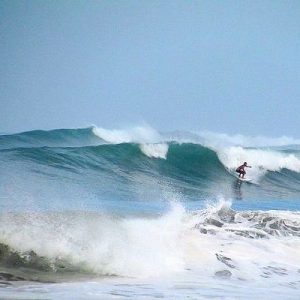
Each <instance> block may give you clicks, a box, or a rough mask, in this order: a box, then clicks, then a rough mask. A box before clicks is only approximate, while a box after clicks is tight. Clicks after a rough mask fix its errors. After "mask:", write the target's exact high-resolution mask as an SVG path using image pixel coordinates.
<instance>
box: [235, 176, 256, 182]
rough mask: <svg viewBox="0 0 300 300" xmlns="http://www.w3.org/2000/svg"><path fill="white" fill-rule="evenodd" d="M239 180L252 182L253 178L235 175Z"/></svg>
mask: <svg viewBox="0 0 300 300" xmlns="http://www.w3.org/2000/svg"><path fill="white" fill-rule="evenodd" d="M235 177H236V178H237V179H238V180H241V181H245V182H251V181H252V179H251V178H242V177H238V176H235Z"/></svg>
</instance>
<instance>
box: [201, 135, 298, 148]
mask: <svg viewBox="0 0 300 300" xmlns="http://www.w3.org/2000/svg"><path fill="white" fill-rule="evenodd" d="M198 134H199V136H200V137H202V139H203V141H204V144H205V145H207V146H210V147H214V148H221V147H229V146H241V147H276V146H277V147H279V146H287V145H300V140H299V139H295V138H293V137H287V136H281V137H266V136H261V135H258V136H246V135H242V134H235V135H229V134H225V133H215V132H209V131H203V132H200V133H198Z"/></svg>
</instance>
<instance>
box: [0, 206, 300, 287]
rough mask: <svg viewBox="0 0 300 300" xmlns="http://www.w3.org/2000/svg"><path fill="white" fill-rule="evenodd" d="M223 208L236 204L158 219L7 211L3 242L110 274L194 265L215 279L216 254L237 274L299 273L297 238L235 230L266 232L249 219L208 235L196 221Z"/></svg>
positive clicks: (178, 209)
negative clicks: (259, 236) (274, 269)
mask: <svg viewBox="0 0 300 300" xmlns="http://www.w3.org/2000/svg"><path fill="white" fill-rule="evenodd" d="M221 210H224V211H226V210H230V201H226V200H221V201H220V202H219V203H217V204H216V205H212V204H211V205H210V206H209V207H208V208H207V209H205V210H201V211H199V212H196V213H193V214H188V213H187V212H185V210H184V209H183V207H182V206H181V205H180V204H178V203H175V204H173V205H172V209H171V210H170V212H169V213H167V214H165V215H163V216H161V217H158V218H131V219H115V218H111V217H105V216H100V215H97V214H92V213H90V214H83V213H81V214H79V213H77V214H76V213H69V214H67V213H65V214H36V215H34V214H28V215H1V216H0V224H1V243H5V244H7V245H9V246H10V247H12V248H13V249H15V250H18V251H22V252H23V251H30V250H33V251H35V252H36V253H37V254H38V255H39V256H44V257H47V258H48V259H53V261H55V259H57V258H60V259H63V260H67V261H68V262H70V263H72V264H73V265H77V266H80V267H81V268H84V269H87V270H89V271H93V272H96V273H98V274H106V275H107V274H115V275H120V276H129V277H131V276H133V277H136V278H145V277H163V276H166V275H168V276H169V275H172V274H176V273H182V272H185V270H186V269H192V270H193V272H196V273H197V274H198V275H201V276H204V277H211V278H212V277H214V276H215V272H217V271H222V270H224V269H228V266H226V265H225V264H224V263H222V262H220V261H219V260H218V259H217V258H216V254H221V255H223V256H226V257H229V258H230V259H231V260H232V261H231V263H232V264H233V265H234V266H235V267H234V268H230V267H229V270H230V272H231V273H232V276H233V277H235V278H243V279H245V280H250V281H252V280H257V282H260V280H261V275H262V274H263V272H264V268H265V267H268V266H277V267H280V268H284V269H286V270H287V271H286V272H287V274H288V275H290V276H293V274H297V268H300V256H299V253H300V240H299V239H298V238H297V237H285V238H280V237H274V236H270V237H269V238H267V239H251V238H245V237H243V236H239V235H236V234H234V233H233V232H232V231H233V230H247V231H251V230H256V231H257V232H258V231H259V229H256V228H255V227H253V224H252V223H251V222H249V221H247V220H246V219H245V218H242V217H240V218H239V219H238V220H237V221H236V222H231V221H227V222H225V223H224V225H223V226H220V227H218V226H213V225H207V227H206V228H207V229H208V230H210V229H212V230H213V231H214V233H213V234H210V233H207V234H203V233H201V232H200V230H199V229H198V228H197V227H196V225H197V224H199V223H200V224H203V223H204V221H205V220H206V219H208V218H215V217H216V216H217V217H218V212H220V211H221ZM276 214H279V213H277V212H273V213H272V216H276ZM285 216H286V218H287V219H288V220H290V222H293V221H295V222H298V221H299V215H296V216H295V215H294V214H293V213H290V212H289V213H288V212H286V213H285ZM291 224H292V223H291ZM290 276H286V277H285V279H286V280H288V279H287V278H289V280H290V279H291V277H290ZM276 278H277V277H275V279H276ZM278 280H282V277H281V278H278Z"/></svg>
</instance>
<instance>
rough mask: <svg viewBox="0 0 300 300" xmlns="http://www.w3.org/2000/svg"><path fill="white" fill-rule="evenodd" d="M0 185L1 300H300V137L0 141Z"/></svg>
mask: <svg viewBox="0 0 300 300" xmlns="http://www.w3.org/2000/svg"><path fill="white" fill-rule="evenodd" d="M245 161H246V162H247V163H248V165H250V166H252V168H247V169H246V171H247V174H246V177H247V178H248V179H251V180H252V181H251V183H248V182H242V181H240V180H238V179H237V177H236V174H235V172H234V170H235V169H236V167H237V166H239V165H240V164H242V163H243V162H245ZM0 179H1V180H0V299H108V300H109V299H255V298H261V299H300V140H296V139H293V138H288V137H280V138H267V137H262V136H257V137H246V136H242V135H235V136H230V135H226V134H215V133H211V132H184V131H176V132H157V131H156V130H154V129H153V128H150V127H147V126H145V127H134V128H128V129H120V130H108V129H104V128H100V127H95V126H94V127H89V128H81V129H56V130H50V131H44V130H33V131H29V132H23V133H17V134H1V135H0Z"/></svg>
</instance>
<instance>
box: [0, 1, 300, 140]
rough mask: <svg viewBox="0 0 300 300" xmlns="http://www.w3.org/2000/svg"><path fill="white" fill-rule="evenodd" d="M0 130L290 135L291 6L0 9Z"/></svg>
mask: <svg viewBox="0 0 300 300" xmlns="http://www.w3.org/2000/svg"><path fill="white" fill-rule="evenodd" d="M0 66H1V68H0V76H1V77H0V90H1V92H0V132H16V131H24V130H30V129H50V128H70V127H83V126H88V125H91V124H95V125H98V126H102V127H106V128H122V127H128V126H135V125H140V124H144V123H146V124H148V125H150V126H152V127H154V128H156V129H157V130H164V131H167V130H176V129H179V130H180V129H181V130H210V131H215V132H226V133H229V134H233V133H241V134H245V135H267V136H281V135H288V136H294V137H299V136H300V134H299V128H300V118H299V112H300V2H299V1H176V0H175V1H174V0H173V1H138V0H137V1H30V0H29V1H14V0H9V1H4V0H2V1H1V2H0Z"/></svg>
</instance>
